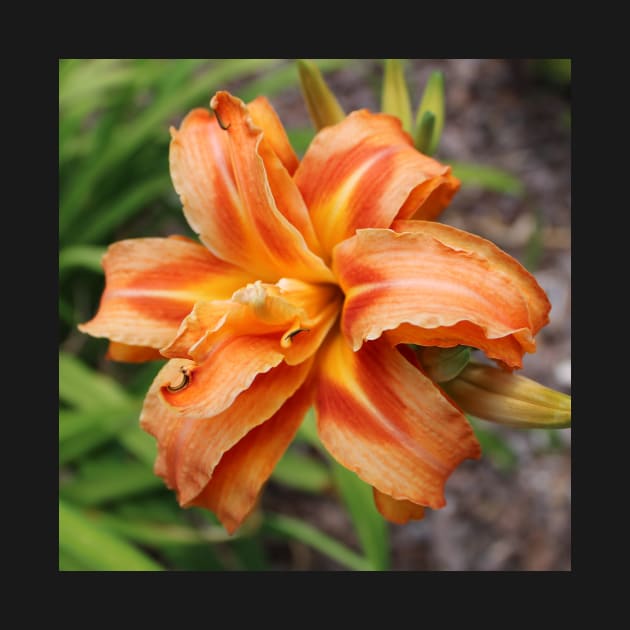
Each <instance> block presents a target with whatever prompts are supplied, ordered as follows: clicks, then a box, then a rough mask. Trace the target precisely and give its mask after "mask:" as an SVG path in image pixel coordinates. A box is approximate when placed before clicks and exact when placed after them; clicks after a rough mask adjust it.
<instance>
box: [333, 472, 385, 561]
mask: <svg viewBox="0 0 630 630" xmlns="http://www.w3.org/2000/svg"><path fill="white" fill-rule="evenodd" d="M332 473H333V478H334V480H335V484H336V486H337V488H338V490H339V492H340V493H341V497H342V499H343V502H344V504H345V505H346V507H347V509H348V512H349V513H350V517H351V519H352V523H353V525H354V527H355V530H356V532H357V536H358V538H359V541H360V542H361V547H362V548H363V552H364V553H365V555H366V556H367V558H368V559H369V561H370V563H371V565H372V568H373V569H374V570H376V571H386V570H387V569H388V568H389V530H388V528H387V523H386V522H385V520H384V519H383V517H382V516H381V515H380V513H379V512H378V510H377V509H376V507H375V505H374V498H373V493H372V487H371V486H369V485H368V484H366V483H365V482H364V481H362V480H361V479H359V477H358V476H357V475H356V474H355V473H353V472H352V471H350V470H348V469H347V468H345V467H344V466H341V465H340V464H338V463H337V462H332Z"/></svg>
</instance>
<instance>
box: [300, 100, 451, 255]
mask: <svg viewBox="0 0 630 630" xmlns="http://www.w3.org/2000/svg"><path fill="white" fill-rule="evenodd" d="M294 177H295V181H296V183H297V185H298V187H299V189H300V191H301V192H302V196H303V197H304V201H305V202H306V205H307V206H308V208H309V210H310V212H311V217H312V220H313V224H314V225H315V230H316V232H317V235H318V236H319V240H320V242H321V244H322V247H323V248H324V251H325V252H326V254H327V255H329V254H330V252H331V250H332V248H333V247H334V246H335V245H336V244H337V243H339V242H340V241H342V240H343V239H345V238H348V237H349V236H351V235H352V234H354V232H355V230H357V229H358V228H365V227H374V228H388V227H389V226H390V225H391V224H392V221H393V220H394V219H396V218H399V219H406V218H409V217H411V216H412V215H414V214H416V213H419V216H421V217H422V218H427V219H430V218H433V217H434V216H437V214H438V213H439V212H440V211H441V210H442V209H443V208H444V207H445V206H446V205H447V204H448V202H449V201H450V199H451V197H452V196H453V195H454V194H455V192H456V191H457V189H458V188H459V181H458V180H457V179H455V178H454V177H453V176H452V175H451V174H450V167H448V166H444V165H442V164H440V163H439V162H437V161H436V160H433V159H432V158H430V157H427V156H426V155H422V154H421V153H419V152H418V151H416V150H415V149H414V148H413V143H412V140H411V137H410V136H409V134H407V133H406V132H404V131H403V130H402V128H401V124H400V121H399V120H398V119H397V118H394V117H393V116H389V115H387V114H371V113H370V112H368V111H367V110H359V111H357V112H353V113H352V114H350V115H349V116H348V117H347V118H346V119H345V120H343V121H342V122H340V123H339V124H337V125H334V126H331V127H326V128H324V129H322V130H321V131H320V132H319V133H318V134H317V136H316V137H315V139H314V140H313V142H312V143H311V145H310V147H309V148H308V150H307V152H306V155H305V156H304V159H303V160H302V162H301V163H300V166H299V167H298V169H297V171H296V172H295V176H294Z"/></svg>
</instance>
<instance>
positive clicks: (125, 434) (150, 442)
mask: <svg viewBox="0 0 630 630" xmlns="http://www.w3.org/2000/svg"><path fill="white" fill-rule="evenodd" d="M139 416H140V414H138V415H137V416H136V421H135V424H134V425H133V426H130V427H128V428H126V429H125V430H124V431H122V432H121V433H120V434H119V435H118V440H119V442H120V443H121V444H122V445H123V446H124V447H125V448H126V449H127V450H128V451H129V452H130V453H132V454H133V455H135V456H136V457H137V458H138V459H139V460H140V461H141V462H142V463H143V464H144V465H145V466H148V467H149V468H150V469H151V470H153V463H154V462H155V457H156V455H157V444H156V441H155V438H154V437H153V436H151V435H149V434H148V433H145V432H144V431H143V430H142V429H141V428H140V425H139V424H138V418H139Z"/></svg>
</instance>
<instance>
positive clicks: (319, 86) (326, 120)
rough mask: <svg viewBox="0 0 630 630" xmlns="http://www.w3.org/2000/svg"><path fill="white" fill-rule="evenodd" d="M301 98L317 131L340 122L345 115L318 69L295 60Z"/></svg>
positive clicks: (310, 63) (310, 64)
mask: <svg viewBox="0 0 630 630" xmlns="http://www.w3.org/2000/svg"><path fill="white" fill-rule="evenodd" d="M297 66H298V72H299V73H300V86H301V88H302V96H303V97H304V100H305V101H306V106H307V108H308V113H309V115H310V117H311V120H312V121H313V124H314V125H315V129H316V130H317V131H319V130H320V129H321V128H322V127H326V126H328V125H335V124H337V123H338V122H341V121H342V120H343V119H344V118H345V116H346V114H345V112H344V111H343V109H342V108H341V105H339V101H338V100H337V98H336V97H335V95H334V94H333V93H332V91H331V90H330V88H329V87H328V85H327V84H326V81H324V77H323V76H322V73H321V72H320V70H319V68H318V67H317V66H316V65H315V64H314V63H313V62H311V61H305V60H304V59H298V60H297Z"/></svg>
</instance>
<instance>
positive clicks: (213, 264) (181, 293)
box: [79, 237, 251, 356]
mask: <svg viewBox="0 0 630 630" xmlns="http://www.w3.org/2000/svg"><path fill="white" fill-rule="evenodd" d="M103 268H104V269H105V290H104V292H103V295H102V297H101V303H100V306H99V309H98V312H97V313H96V316H95V317H94V318H93V319H92V320H90V321H89V322H86V323H85V324H81V325H79V330H81V331H82V332H85V333H88V334H90V335H93V336H94V337H108V338H109V339H111V340H112V341H115V342H118V343H121V344H126V345H131V346H144V347H150V348H161V347H162V346H164V345H166V344H167V343H168V342H169V341H170V340H171V339H172V338H173V336H174V335H175V334H176V333H177V329H178V327H179V325H180V324H181V322H182V320H183V319H184V318H185V317H186V315H188V313H189V312H190V311H191V309H192V307H193V305H194V304H195V302H197V301H199V300H213V299H224V298H227V297H229V296H230V295H232V293H233V292H234V291H235V290H236V289H237V288H239V287H242V286H243V285H245V284H247V282H249V281H251V277H250V276H249V275H248V274H247V273H245V272H244V271H242V270H240V269H238V268H237V267H235V266H233V265H231V264H229V263H225V262H223V261H221V260H218V259H217V258H215V257H214V256H213V255H212V254H211V253H210V252H209V251H208V250H207V249H206V248H205V247H203V246H202V245H200V244H198V243H195V242H194V241H191V240H190V239H187V238H182V237H170V238H137V239H128V240H124V241H118V242H117V243H114V244H113V245H111V246H110V247H109V248H108V250H107V252H106V253H105V256H104V257H103ZM119 350H120V348H116V347H114V350H113V355H112V356H122V351H120V352H119ZM110 352H111V350H110Z"/></svg>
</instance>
